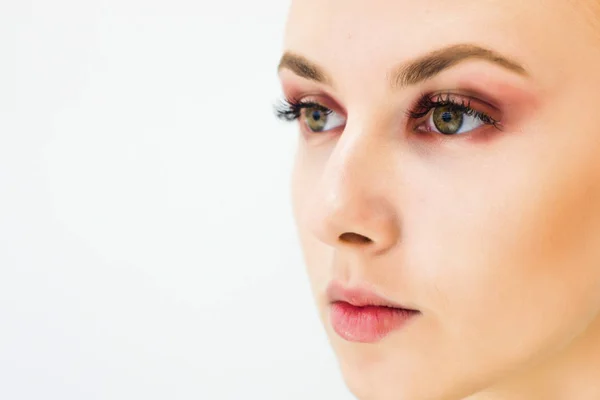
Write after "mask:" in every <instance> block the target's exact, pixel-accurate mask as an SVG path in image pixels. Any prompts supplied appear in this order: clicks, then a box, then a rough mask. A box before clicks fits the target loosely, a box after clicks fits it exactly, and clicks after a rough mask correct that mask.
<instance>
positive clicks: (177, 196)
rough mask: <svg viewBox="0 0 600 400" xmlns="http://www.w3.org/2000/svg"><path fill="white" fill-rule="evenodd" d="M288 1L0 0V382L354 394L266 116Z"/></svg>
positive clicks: (181, 393) (172, 392) (260, 395)
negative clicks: (330, 333) (309, 274)
mask: <svg viewBox="0 0 600 400" xmlns="http://www.w3.org/2000/svg"><path fill="white" fill-rule="evenodd" d="M287 8H288V2H287V1H280V0H271V1H269V0H258V1H248V0H238V1H210V2H208V1H206V0H168V1H167V0H103V1H80V0H52V1H48V0H35V1H25V0H1V1H0V399H3V400H4V399H6V400H13V399H36V400H37V399H60V400H69V399H78V400H79V399H127V400H131V399H148V400H150V399H210V400H213V399H215V400H219V399H266V400H269V399H274V400H275V399H277V400H282V399H298V400H306V399H327V400H330V399H335V400H346V399H350V398H352V397H351V396H350V395H349V394H348V392H347V390H346V389H345V386H344V384H343V381H342V378H341V376H340V375H339V372H338V370H337V364H336V362H335V359H334V356H333V353H332V351H331V350H330V348H329V346H328V343H327V339H326V337H325V333H324V331H323V330H322V327H321V325H320V322H319V321H318V318H317V313H316V310H315V309H314V307H313V303H312V297H311V294H310V291H309V287H308V280H307V278H306V277H305V271H304V265H303V261H302V257H301V253H300V249H299V244H298V242H297V237H296V234H295V230H294V225H293V219H292V213H291V207H290V193H289V179H290V168H291V165H292V161H293V160H292V158H293V153H294V150H295V145H296V134H297V132H296V128H295V126H294V125H285V124H283V123H282V122H279V121H276V120H275V118H274V117H273V112H272V104H273V103H274V102H275V101H276V100H277V99H278V97H279V96H280V91H279V84H278V81H277V76H276V65H277V61H278V59H279V56H280V54H281V53H280V52H281V49H282V47H281V46H282V36H283V28H284V23H285V16H286V12H287Z"/></svg>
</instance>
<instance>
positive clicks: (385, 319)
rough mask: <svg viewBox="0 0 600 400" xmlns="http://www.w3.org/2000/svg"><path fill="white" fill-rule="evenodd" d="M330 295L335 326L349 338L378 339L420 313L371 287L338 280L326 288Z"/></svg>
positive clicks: (331, 317)
mask: <svg viewBox="0 0 600 400" xmlns="http://www.w3.org/2000/svg"><path fill="white" fill-rule="evenodd" d="M327 296H328V299H329V301H330V308H329V321H330V323H331V325H332V328H333V330H334V331H335V332H336V333H337V334H338V335H339V336H340V337H341V338H342V339H344V340H347V341H349V342H358V343H375V342H378V341H380V340H382V339H383V338H384V337H386V336H388V335H389V334H391V333H392V332H394V331H398V330H399V329H401V328H402V327H404V326H406V324H407V323H408V322H409V321H411V320H413V319H415V317H416V316H418V315H420V314H421V312H420V311H419V310H416V309H414V308H408V307H407V306H405V305H402V304H399V303H396V302H393V301H390V300H388V299H386V298H384V297H382V296H380V295H378V294H376V293H375V292H373V291H370V290H368V289H365V288H361V287H355V288H346V287H344V286H342V285H341V284H339V283H336V282H332V283H331V284H330V285H329V287H328V288H327Z"/></svg>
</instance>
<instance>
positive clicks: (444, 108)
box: [279, 0, 600, 400]
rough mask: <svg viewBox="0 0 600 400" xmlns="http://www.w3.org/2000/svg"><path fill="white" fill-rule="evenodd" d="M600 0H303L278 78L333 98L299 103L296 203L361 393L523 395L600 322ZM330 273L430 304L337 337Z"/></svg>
mask: <svg viewBox="0 0 600 400" xmlns="http://www.w3.org/2000/svg"><path fill="white" fill-rule="evenodd" d="M590 4H591V0H581V1H576V0H528V1H522V0H485V1H483V0H455V1H442V0H419V1H414V0H394V1H390V0H368V1H367V0H364V1H361V0H296V1H293V3H292V7H291V10H290V14H289V19H288V24H287V30H286V36H285V48H284V50H285V52H287V53H289V55H288V56H287V57H285V58H284V61H283V62H282V64H281V68H280V72H279V75H280V78H281V81H282V86H283V90H284V94H285V96H286V98H287V99H290V101H292V102H295V101H298V102H300V103H307V102H312V103H316V104H319V105H320V106H315V105H312V106H311V105H308V106H306V105H305V106H304V107H305V108H302V109H301V111H300V114H299V118H298V122H299V126H300V133H299V135H298V138H299V139H298V140H299V144H298V151H297V156H296V160H295V168H294V174H293V208H294V216H295V220H296V223H297V227H298V232H299V235H300V239H301V244H302V249H303V253H304V257H305V262H306V265H307V268H308V273H309V277H310V281H311V285H312V290H313V292H314V296H315V299H316V304H317V306H318V309H319V312H320V316H321V318H322V321H323V323H324V326H325V329H326V331H327V334H328V337H329V339H330V342H331V345H332V347H333V349H334V351H335V353H336V355H337V358H338V359H339V362H340V366H341V370H342V373H343V376H344V379H345V381H346V383H347V384H348V386H349V387H350V389H351V390H352V391H353V392H354V394H355V395H356V396H357V397H359V398H361V399H376V400H388V399H389V400H397V399H435V398H448V399H453V398H461V397H466V396H469V395H470V394H472V393H475V392H478V391H481V390H483V389H484V388H491V387H493V388H496V389H497V390H498V391H501V390H503V389H506V390H508V387H509V386H510V385H513V384H514V385H516V384H517V383H516V382H517V381H518V380H519V379H521V378H522V377H525V376H526V374H527V371H529V370H534V369H535V368H534V367H540V366H541V365H549V364H550V363H551V362H552V360H556V359H557V357H558V355H559V354H560V352H561V351H562V350H564V349H569V348H571V347H569V346H570V345H571V344H572V343H573V342H574V339H575V338H576V337H580V338H581V339H580V340H582V341H583V340H584V338H585V337H587V336H586V335H587V334H588V333H590V332H591V330H592V329H597V328H592V327H593V326H595V325H593V324H592V323H593V322H594V321H596V320H597V318H598V313H599V310H600V28H599V29H598V31H597V33H598V36H597V35H596V26H595V22H594V18H597V19H598V22H599V24H598V25H600V13H598V14H596V7H595V6H592V5H590ZM454 46H458V47H454ZM448 49H450V50H448ZM453 104H454V105H453ZM301 107H302V106H301ZM311 107H312V108H311ZM320 107H325V108H326V109H327V110H325V109H322V108H320ZM291 114H293V112H291V113H290V112H288V117H289V116H290V115H291ZM296 116H298V115H296ZM331 282H336V283H337V284H339V285H342V286H345V287H350V288H354V287H363V288H369V289H372V290H374V291H376V292H377V293H379V294H380V295H383V296H385V297H386V298H387V299H389V300H391V301H394V302H397V303H400V304H403V305H407V306H410V308H413V309H417V310H418V311H419V312H420V313H419V314H418V315H417V316H416V317H415V318H411V320H409V322H408V323H407V324H405V325H404V326H403V327H402V328H401V329H397V330H394V331H392V332H390V333H389V334H388V335H386V336H384V337H381V338H379V339H377V340H374V339H373V338H371V339H369V340H361V339H360V338H354V339H353V338H352V337H350V338H349V337H347V336H344V335H340V334H338V333H337V332H336V330H335V329H334V327H333V326H332V321H331V309H332V307H331V300H332V299H331V298H330V297H329V296H328V292H327V289H328V287H329V286H328V285H330V283H331ZM584 334H585V335H584ZM595 334H596V335H600V330H598V331H597V333H595ZM597 337H600V336H597ZM540 368H541V367H540ZM531 379H533V377H532V378H531ZM530 381H531V380H530ZM490 390H491V389H490ZM444 396H446V397H444Z"/></svg>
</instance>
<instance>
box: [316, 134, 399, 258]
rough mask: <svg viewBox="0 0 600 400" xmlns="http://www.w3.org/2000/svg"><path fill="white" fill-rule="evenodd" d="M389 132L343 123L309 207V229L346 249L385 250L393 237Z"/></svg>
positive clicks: (395, 217)
mask: <svg viewBox="0 0 600 400" xmlns="http://www.w3.org/2000/svg"><path fill="white" fill-rule="evenodd" d="M392 146H393V143H392V142H390V139H389V136H387V135H382V134H377V133H373V132H372V131H367V130H366V129H365V128H364V125H363V127H362V128H361V127H360V126H358V125H354V128H352V127H350V126H347V127H346V130H345V131H344V133H343V134H342V136H341V137H340V139H339V141H338V143H337V146H336V148H335V149H334V151H333V152H332V153H331V155H330V158H329V160H328V163H327V164H326V166H325V170H324V171H323V175H322V178H321V180H320V182H319V185H318V187H317V188H316V190H315V198H314V203H313V207H312V208H311V215H312V217H311V225H312V229H313V232H314V234H315V235H316V236H317V237H318V238H319V239H320V240H321V241H323V242H325V243H327V244H329V245H331V246H337V247H341V248H345V249H346V250H349V249H350V250H351V249H358V248H360V249H361V251H370V252H374V253H382V252H385V251H386V250H387V249H389V248H390V247H393V246H394V244H395V243H396V242H397V240H398V238H399V234H400V232H399V230H400V229H399V220H398V215H399V210H398V209H397V208H396V205H395V204H394V197H395V196H394V193H395V188H394V187H391V186H390V184H391V182H395V179H394V166H393V165H392V164H393V156H394V154H393V148H392Z"/></svg>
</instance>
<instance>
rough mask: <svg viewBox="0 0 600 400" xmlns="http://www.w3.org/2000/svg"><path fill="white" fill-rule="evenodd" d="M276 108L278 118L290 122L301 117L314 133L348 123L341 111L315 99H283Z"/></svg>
mask: <svg viewBox="0 0 600 400" xmlns="http://www.w3.org/2000/svg"><path fill="white" fill-rule="evenodd" d="M274 109H275V115H276V117H277V118H279V119H282V120H284V121H288V122H291V121H295V120H297V119H300V120H301V121H302V123H303V124H305V125H306V128H307V129H309V130H310V131H311V132H314V133H317V132H325V131H329V130H332V129H335V128H338V127H340V126H343V125H344V124H345V123H346V119H345V118H344V117H342V116H341V115H340V114H339V113H337V112H336V111H333V110H332V109H330V108H327V107H325V106H323V105H321V104H319V103H316V102H314V101H304V100H302V101H298V100H296V99H283V100H282V101H281V102H280V104H279V105H275V107H274Z"/></svg>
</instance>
